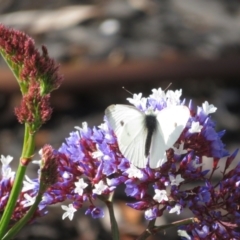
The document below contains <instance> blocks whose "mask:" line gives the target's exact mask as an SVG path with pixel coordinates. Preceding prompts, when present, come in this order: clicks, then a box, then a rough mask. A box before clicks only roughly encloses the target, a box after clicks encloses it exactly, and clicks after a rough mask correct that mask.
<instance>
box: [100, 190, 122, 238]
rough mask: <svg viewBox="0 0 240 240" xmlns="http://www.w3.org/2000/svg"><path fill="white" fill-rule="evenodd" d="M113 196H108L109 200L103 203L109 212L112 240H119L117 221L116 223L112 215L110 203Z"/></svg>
mask: <svg viewBox="0 0 240 240" xmlns="http://www.w3.org/2000/svg"><path fill="white" fill-rule="evenodd" d="M113 195H114V192H112V193H111V194H110V196H109V198H108V199H107V200H105V201H104V202H105V204H106V206H107V208H108V211H109V216H110V222H111V232H112V237H113V240H119V239H120V236H119V230H118V224H117V221H116V218H115V215H114V209H113V202H112V198H113ZM100 199H101V198H100Z"/></svg>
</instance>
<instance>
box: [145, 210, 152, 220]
mask: <svg viewBox="0 0 240 240" xmlns="http://www.w3.org/2000/svg"><path fill="white" fill-rule="evenodd" d="M152 214H153V211H152V209H148V210H146V211H145V213H144V215H145V218H149V217H152Z"/></svg>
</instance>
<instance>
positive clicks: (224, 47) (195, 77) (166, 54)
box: [0, 0, 240, 240]
mask: <svg viewBox="0 0 240 240" xmlns="http://www.w3.org/2000/svg"><path fill="white" fill-rule="evenodd" d="M0 23H3V24H5V25H6V26H9V27H13V28H15V29H19V30H22V31H24V32H26V33H27V34H28V35H30V36H31V37H32V38H33V39H34V40H35V42H36V44H37V46H39V47H40V46H41V45H43V44H44V45H45V46H46V47H47V48H48V51H49V55H50V57H52V58H54V59H55V60H56V61H57V62H58V63H60V66H61V67H60V71H61V73H62V74H63V75H64V77H65V81H64V83H63V84H62V86H61V87H60V89H58V90H57V91H55V92H54V93H53V94H52V106H53V108H54V112H53V116H52V119H51V120H50V121H49V122H48V123H47V124H45V125H44V126H43V128H42V129H41V130H40V131H39V133H38V134H37V142H36V145H37V149H40V148H41V147H42V146H43V145H44V144H45V143H49V144H52V145H53V146H54V147H55V148H58V147H60V145H61V143H62V142H63V141H64V139H65V138H66V137H68V136H69V132H71V131H73V130H74V126H81V124H82V122H83V121H87V122H88V123H89V126H94V125H96V126H98V125H100V124H101V123H102V121H103V115H104V110H105V108H106V107H107V106H109V105H110V104H114V103H127V101H126V98H127V97H130V96H129V93H127V92H126V91H124V90H122V87H123V86H124V87H125V88H126V89H128V90H129V91H131V92H133V93H139V92H142V93H143V95H144V96H148V95H149V94H151V89H153V88H159V87H161V88H163V89H165V88H166V87H167V86H168V85H169V83H172V85H171V89H173V90H175V89H182V90H183V97H184V98H186V100H187V101H189V100H190V99H193V101H194V103H195V105H196V106H197V105H201V104H202V102H204V101H205V100H207V101H209V102H210V103H211V104H214V105H215V106H216V107H217V108H218V110H217V112H216V113H215V114H214V115H213V116H212V117H213V119H214V120H216V122H217V129H218V130H222V129H226V130H227V132H226V134H225V136H224V137H223V141H224V142H225V143H226V144H227V149H228V150H229V151H230V152H231V151H233V150H234V149H236V148H238V147H239V144H240V124H239V123H240V81H239V80H240V1H239V0H195V1H191V0H181V1H178V0H155V1H154V0H92V1H90V0H81V1H77V0H59V1H53V0H41V1H30V0H22V1H17V0H0ZM20 99H21V95H20V92H19V88H18V85H17V82H16V81H15V79H14V77H13V74H12V73H11V72H10V70H9V69H8V68H7V66H6V64H5V63H4V61H3V59H2V58H1V59H0V110H1V118H0V153H1V154H3V155H8V154H10V155H12V156H14V159H15V161H16V162H17V161H18V158H19V156H20V154H21V147H22V146H21V142H22V138H23V126H21V125H20V124H19V123H18V122H17V121H16V118H15V116H14V113H13V109H14V107H15V106H17V105H18V104H19V102H20ZM35 158H36V159H37V158H38V156H37V154H36V156H35ZM238 159H240V158H238ZM28 175H29V176H30V177H34V176H36V168H35V166H33V167H31V168H30V171H29V172H28ZM124 202H125V199H124V196H123V192H121V191H120V192H119V193H118V194H117V195H116V211H117V218H118V222H119V227H120V231H121V239H122V240H130V239H134V237H135V236H137V235H138V234H139V233H141V232H142V231H143V230H144V227H145V223H144V221H143V216H142V214H141V213H139V212H137V211H135V210H132V209H130V208H128V207H126V206H125V204H124ZM61 216H62V209H61V208H60V206H56V207H52V208H51V209H50V214H49V215H48V216H46V217H44V218H43V219H40V220H39V221H37V222H36V223H34V224H32V225H31V226H28V227H27V228H25V229H24V230H23V231H22V232H21V234H20V235H19V237H18V238H17V239H59V240H60V239H79V240H96V239H98V240H100V239H102V240H104V239H111V237H110V236H109V235H108V230H109V225H108V224H107V223H106V222H107V220H106V219H104V220H101V221H97V220H92V219H90V218H88V217H86V216H85V215H84V209H83V210H82V211H79V212H78V213H77V214H76V215H75V218H74V220H73V221H72V222H70V221H69V220H65V221H62V220H61ZM182 217H183V216H182V215H181V216H180V217H179V219H181V218H182ZM176 219H177V218H176V216H172V215H169V214H168V215H167V216H166V217H164V218H162V219H161V220H160V221H159V224H163V223H169V222H171V221H173V220H176ZM149 239H152V240H153V239H178V237H177V236H176V229H171V230H169V231H166V232H164V233H161V234H159V235H157V236H154V237H152V238H149Z"/></svg>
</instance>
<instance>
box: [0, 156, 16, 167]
mask: <svg viewBox="0 0 240 240" xmlns="http://www.w3.org/2000/svg"><path fill="white" fill-rule="evenodd" d="M12 160H13V157H12V156H10V155H7V156H6V157H5V156H3V155H1V159H0V161H1V162H2V165H3V167H6V166H8V165H9V163H10V162H11V161H12Z"/></svg>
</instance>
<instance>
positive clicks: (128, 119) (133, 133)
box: [105, 104, 147, 168]
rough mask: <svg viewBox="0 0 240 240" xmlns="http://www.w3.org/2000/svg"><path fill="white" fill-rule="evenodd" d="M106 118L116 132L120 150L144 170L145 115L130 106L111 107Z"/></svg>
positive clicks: (118, 105)
mask: <svg viewBox="0 0 240 240" xmlns="http://www.w3.org/2000/svg"><path fill="white" fill-rule="evenodd" d="M105 114H106V117H107V119H108V122H109V124H110V126H111V127H112V129H113V131H114V132H115V134H116V136H117V139H118V145H119V149H120V151H121V152H122V154H123V155H124V156H125V157H126V158H127V159H128V160H129V161H130V162H132V163H133V165H135V166H137V167H140V168H143V167H145V166H146V161H147V160H146V158H145V155H144V151H145V141H146V137H147V129H146V128H145V114H144V113H142V112H140V111H139V110H137V109H136V108H135V107H132V106H129V105H120V104H117V105H111V106H109V107H108V108H107V109H106V111H105Z"/></svg>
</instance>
